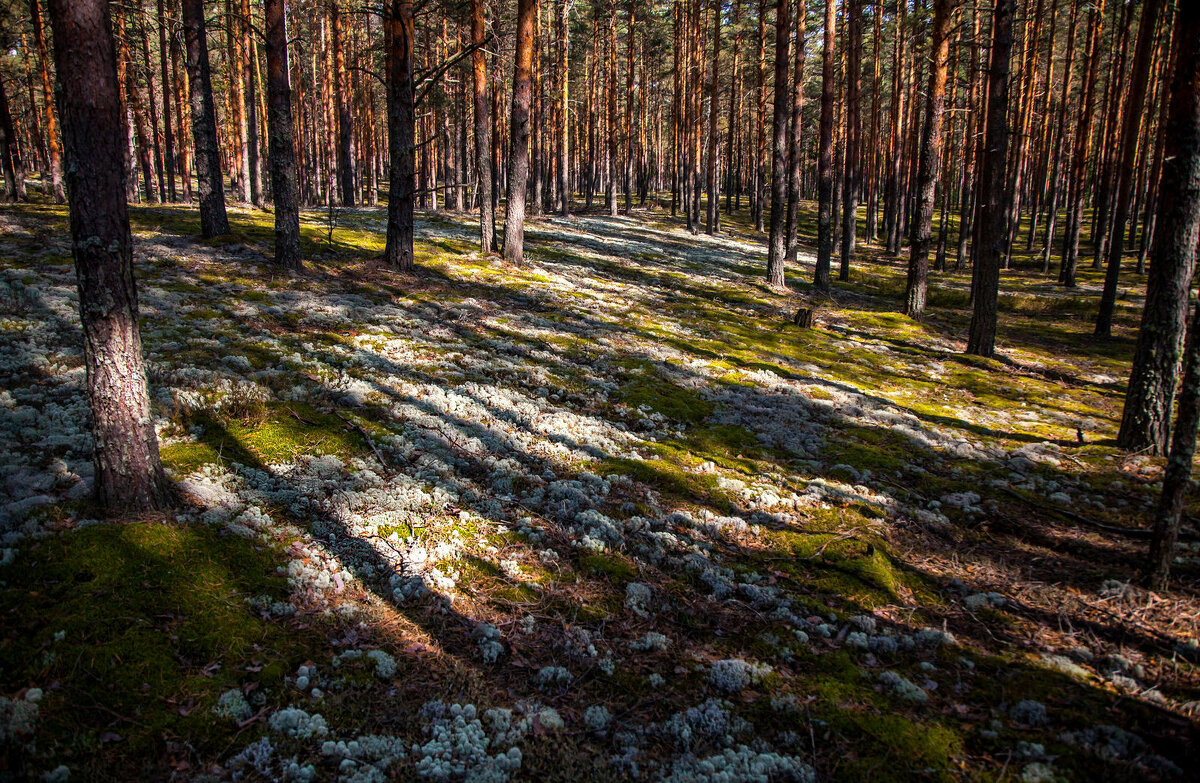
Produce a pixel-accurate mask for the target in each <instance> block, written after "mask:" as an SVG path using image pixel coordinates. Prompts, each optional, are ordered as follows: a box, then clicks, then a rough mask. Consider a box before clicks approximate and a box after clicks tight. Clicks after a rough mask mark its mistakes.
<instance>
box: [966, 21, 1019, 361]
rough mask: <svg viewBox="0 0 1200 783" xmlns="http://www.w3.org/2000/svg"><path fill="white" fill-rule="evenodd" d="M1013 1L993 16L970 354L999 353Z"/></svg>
mask: <svg viewBox="0 0 1200 783" xmlns="http://www.w3.org/2000/svg"><path fill="white" fill-rule="evenodd" d="M1012 26H1013V0H996V10H995V12H994V16H993V17H992V59H991V64H990V66H989V68H988V101H987V125H986V131H985V134H986V135H985V138H984V146H983V161H982V164H981V166H980V172H979V191H978V197H977V199H976V204H977V205H978V206H977V209H978V217H977V219H976V242H975V252H974V253H973V254H972V255H973V256H974V257H975V274H974V280H973V281H972V283H973V284H972V291H973V293H974V298H975V306H974V310H973V312H972V314H971V327H970V332H969V335H968V338H967V353H970V354H975V355H977V356H987V357H990V356H992V355H993V354H994V353H995V352H996V301H997V298H998V296H999V292H1000V262H1001V260H1002V259H1003V258H1004V254H1005V251H1006V250H1007V249H1008V220H1007V216H1008V199H1009V198H1011V197H1012V196H1011V194H1010V193H1008V189H1007V187H1006V185H1007V176H1006V172H1005V163H1006V159H1007V157H1008V69H1009V58H1010V56H1011V54H1012Z"/></svg>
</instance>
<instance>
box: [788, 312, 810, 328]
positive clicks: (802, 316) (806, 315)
mask: <svg viewBox="0 0 1200 783" xmlns="http://www.w3.org/2000/svg"><path fill="white" fill-rule="evenodd" d="M792 323H794V324H795V325H796V326H799V327H800V328H801V329H811V328H812V325H813V310H812V308H811V307H801V308H800V309H799V310H797V311H796V314H795V315H793V316H792Z"/></svg>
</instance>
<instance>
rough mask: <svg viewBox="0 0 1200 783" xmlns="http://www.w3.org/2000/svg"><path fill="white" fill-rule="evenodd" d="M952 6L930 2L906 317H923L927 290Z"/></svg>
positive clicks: (947, 2) (940, 0) (936, 0)
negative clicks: (928, 58)
mask: <svg viewBox="0 0 1200 783" xmlns="http://www.w3.org/2000/svg"><path fill="white" fill-rule="evenodd" d="M952 6H953V0H934V3H933V33H932V36H933V37H932V40H931V41H930V45H929V51H930V54H931V55H932V56H933V62H932V63H931V64H930V68H929V95H928V98H927V99H926V104H925V132H924V133H923V134H922V141H921V162H920V169H919V173H918V174H917V219H916V221H914V222H913V231H912V243H911V244H912V247H911V251H910V252H911V254H910V255H909V259H908V285H907V291H906V294H905V302H904V314H905V315H907V316H909V317H910V318H920V317H921V316H922V315H924V314H925V294H926V292H927V290H928V287H929V241H930V238H931V237H932V235H933V204H934V199H935V197H936V195H937V179H938V168H939V166H940V165H941V160H940V154H941V148H942V116H943V114H944V113H945V109H946V73H947V70H948V66H949V61H950V17H951V14H952V11H953V8H952Z"/></svg>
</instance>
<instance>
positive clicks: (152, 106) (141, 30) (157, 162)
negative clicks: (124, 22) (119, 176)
mask: <svg viewBox="0 0 1200 783" xmlns="http://www.w3.org/2000/svg"><path fill="white" fill-rule="evenodd" d="M137 27H138V34H139V35H138V37H139V39H140V41H141V44H142V66H143V68H144V69H145V70H144V71H143V73H144V75H145V77H146V98H147V100H146V107H147V108H148V109H149V112H150V138H151V139H152V140H153V146H154V173H155V178H156V179H157V180H158V200H159V201H166V200H167V182H166V175H165V173H164V171H163V155H162V145H161V144H159V141H158V104H157V103H156V102H155V98H154V96H155V94H156V92H157V91H156V90H155V89H154V64H153V63H152V62H151V61H150V34H149V33H148V32H147V31H146V12H145V9H143V8H142V6H141V3H139V4H138V7H137ZM163 87H164V88H165V87H166V85H163Z"/></svg>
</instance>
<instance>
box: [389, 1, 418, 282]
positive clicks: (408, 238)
mask: <svg viewBox="0 0 1200 783" xmlns="http://www.w3.org/2000/svg"><path fill="white" fill-rule="evenodd" d="M387 25H388V50H389V52H390V56H389V63H390V69H391V72H390V73H389V77H390V79H389V81H388V155H389V157H390V158H391V173H390V176H389V180H390V181H389V183H388V226H387V245H386V246H385V247H384V250H383V258H384V262H385V263H387V265H388V266H390V267H391V268H392V269H395V270H397V271H400V272H411V271H412V269H413V196H414V195H415V193H416V189H417V188H416V171H417V165H416V163H417V161H416V155H417V152H416V145H415V143H414V141H415V139H414V136H415V134H416V112H415V107H414V105H413V72H412V71H413V68H412V53H413V3H412V0H392V13H391V18H390V19H388V21H387Z"/></svg>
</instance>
